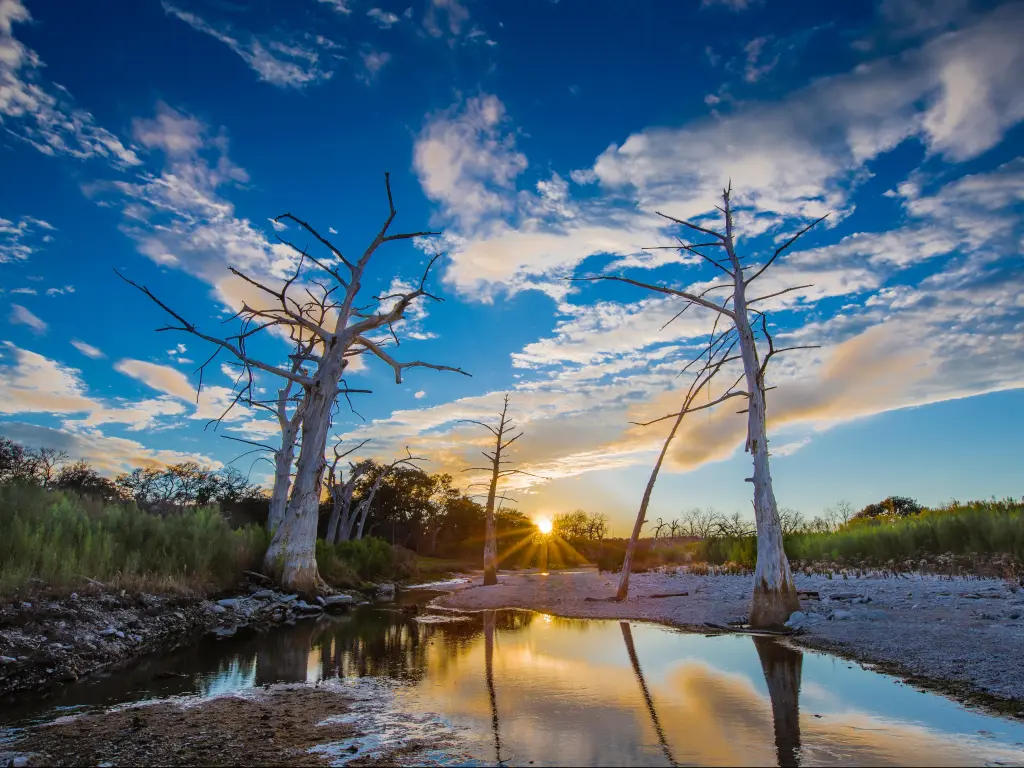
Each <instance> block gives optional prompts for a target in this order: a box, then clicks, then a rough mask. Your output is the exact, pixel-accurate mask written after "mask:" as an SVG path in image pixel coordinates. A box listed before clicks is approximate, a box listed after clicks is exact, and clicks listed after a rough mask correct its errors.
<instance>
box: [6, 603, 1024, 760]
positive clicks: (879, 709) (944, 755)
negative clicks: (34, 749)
mask: <svg viewBox="0 0 1024 768" xmlns="http://www.w3.org/2000/svg"><path fill="white" fill-rule="evenodd" d="M431 596H432V595H431V594H430V593H427V592H423V591H409V592H406V593H404V595H402V596H401V597H400V600H399V602H397V603H394V604H377V605H374V606H365V607H362V608H358V609H355V610H354V611H352V612H351V613H349V614H346V615H342V616H332V617H323V618H321V619H319V620H315V621H314V620H307V621H303V622H300V623H298V624H297V625H296V626H294V627H286V628H281V629H277V630H274V631H272V632H269V633H266V634H255V633H253V634H249V635H246V636H236V637H233V638H229V639H225V640H213V639H210V640H206V641H203V642H202V643H200V644H198V645H196V646H194V647H191V648H188V649H184V650H181V651H178V652H176V653H173V654H170V655H167V656H164V657H161V658H151V659H142V660H140V661H138V662H136V663H135V664H134V665H133V666H131V667H128V668H125V669H122V670H118V671H115V672H112V673H110V674H108V675H107V676H106V677H102V678H97V679H92V680H87V681H83V682H81V683H78V684H74V685H70V686H68V687H67V688H66V689H64V691H63V692H62V693H61V694H60V695H59V696H56V697H51V698H50V699H47V700H45V701H40V702H34V703H24V704H21V705H16V706H13V707H7V708H6V709H2V710H0V730H2V729H6V733H7V737H8V738H9V737H10V736H11V735H12V734H13V733H16V732H17V730H16V729H18V728H20V727H23V726H26V725H28V724H31V723H39V722H44V721H48V720H52V719H54V718H56V717H61V716H67V715H74V714H77V713H80V712H87V711H96V710H98V709H102V708H107V707H114V706H124V705H131V704H136V703H139V702H143V701H151V700H163V699H169V698H170V699H172V700H175V701H180V702H182V703H183V704H185V705H194V704H195V703H196V702H199V701H202V700H204V699H209V698H211V697H217V696H223V695H225V694H240V695H252V694H253V693H254V692H256V691H258V689H260V688H262V687H265V686H277V685H278V684H288V683H291V684H300V685H303V686H317V687H322V688H326V689H328V690H332V691H339V692H342V693H344V694H345V695H347V696H350V697H351V698H352V699H353V700H354V701H355V704H354V705H353V706H352V707H351V708H350V709H349V711H348V712H347V713H345V714H343V715H339V718H337V719H338V721H344V722H345V723H347V724H349V725H351V726H352V729H351V735H348V736H346V737H345V738H344V739H342V740H340V741H334V742H327V743H324V744H323V745H321V746H319V747H316V750H317V751H319V752H322V753H323V754H324V755H325V757H327V758H328V759H329V760H330V762H331V763H332V764H335V765H344V764H346V763H348V762H352V761H355V762H357V763H358V762H367V761H369V762H372V761H373V760H374V758H375V756H383V755H391V756H392V758H393V757H394V755H395V754H400V753H401V747H402V744H403V743H406V742H411V741H416V743H417V744H418V745H420V749H419V750H418V751H416V752H409V753H408V755H409V762H411V763H422V762H432V763H435V764H450V765H494V764H501V765H529V764H532V765H537V766H540V765H672V764H691V765H693V764H699V765H980V764H990V765H1020V764H1024V724H1021V723H1019V722H1016V721H1012V720H1007V719H1001V718H998V717H993V716H989V715H986V714H982V713H980V712H976V711H971V710H967V709H965V708H963V707H961V706H960V705H958V704H955V703H953V702H951V701H949V700H947V699H944V698H942V697H940V696H937V695H934V694H930V693H923V692H920V691H917V690H915V689H913V688H912V687H909V686H907V685H904V684H902V683H900V682H899V681H897V680H896V679H894V678H892V677H889V676H886V675H882V674H878V673H876V672H873V671H871V670H869V669H864V668H862V667H860V666H859V665H856V664H853V663H851V662H847V661H844V660H842V659H839V658H836V657H832V656H829V655H826V654H821V653H812V652H807V651H800V650H795V649H793V648H791V647H788V646H786V645H785V644H783V643H781V642H779V641H777V640H775V639H773V638H767V637H751V636H742V635H729V636H713V637H708V636H704V635H700V634H692V633H685V632H681V631H677V630H673V629H671V628H668V627H664V626H660V625H657V624H647V623H642V622H635V621H634V622H626V621H622V622H620V621H614V620H596V619H589V620H583V619H563V618H558V617H553V616H548V615H545V614H541V613H534V612H529V611H521V610H502V611H484V612H481V613H475V614H455V613H450V612H433V611H430V610H428V609H425V608H422V607H421V608H419V609H418V610H414V609H412V608H411V607H410V606H411V605H412V603H413V602H415V603H417V604H419V605H420V606H423V605H424V604H425V603H426V601H427V600H428V599H429V597H431ZM11 729H15V730H11ZM0 735H2V734H0ZM432 742H433V743H436V744H437V745H438V746H437V748H436V749H430V748H429V745H430V743H432ZM423 745H427V746H426V747H424V746H423ZM0 746H2V745H0ZM395 750H398V752H396V751H395Z"/></svg>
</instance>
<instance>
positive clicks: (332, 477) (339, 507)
mask: <svg viewBox="0 0 1024 768" xmlns="http://www.w3.org/2000/svg"><path fill="white" fill-rule="evenodd" d="M368 442H370V441H369V440H363V442H361V443H360V444H359V445H357V446H356V447H355V448H351V449H349V450H347V451H345V452H344V453H339V452H338V446H337V445H335V446H334V461H332V462H331V465H330V466H329V467H328V468H327V481H326V483H325V485H326V486H327V491H328V493H329V494H330V498H331V517H330V520H329V521H328V523H327V538H326V541H327V542H328V543H329V544H335V543H337V542H338V541H341V539H339V538H338V536H339V533H340V532H341V531H345V532H346V534H347V532H348V529H349V518H350V514H351V510H352V494H353V493H354V492H355V488H356V481H357V480H358V479H359V478H360V477H361V476H362V475H363V473H365V472H366V471H367V470H368V469H369V468H370V464H369V463H368V462H362V463H360V464H352V463H351V462H349V466H350V467H351V469H350V471H349V476H348V480H347V481H346V482H344V483H343V482H341V473H340V472H339V471H338V464H339V462H341V460H342V459H343V458H344V457H345V456H348V455H350V454H352V453H355V452H356V451H358V450H359V449H360V448H362V447H363V446H364V445H366V444H367V443H368ZM346 538H347V535H346Z"/></svg>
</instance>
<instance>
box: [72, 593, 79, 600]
mask: <svg viewBox="0 0 1024 768" xmlns="http://www.w3.org/2000/svg"><path fill="white" fill-rule="evenodd" d="M71 599H72V600H77V599H78V593H77V592H72V593H71Z"/></svg>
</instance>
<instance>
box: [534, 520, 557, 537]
mask: <svg viewBox="0 0 1024 768" xmlns="http://www.w3.org/2000/svg"><path fill="white" fill-rule="evenodd" d="M534 523H536V525H537V530H539V531H540V532H541V533H543V534H544V535H545V536H547V535H548V534H549V533H551V529H552V527H553V526H552V523H551V521H550V520H549V519H548V518H546V517H538V518H537V519H536V520H535V521H534Z"/></svg>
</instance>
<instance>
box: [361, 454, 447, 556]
mask: <svg viewBox="0 0 1024 768" xmlns="http://www.w3.org/2000/svg"><path fill="white" fill-rule="evenodd" d="M405 452H406V453H407V454H408V456H406V457H405V458H404V459H395V460H394V461H392V462H391V463H390V464H388V465H386V466H383V467H381V469H380V471H379V472H378V473H377V477H375V478H374V480H373V485H371V486H370V490H369V491H368V492H367V494H366V498H364V499H363V500H362V501H360V502H359V508H358V509H357V510H356V513H355V515H353V517H352V520H351V522H350V523H349V530H348V534H347V535H346V537H345V538H346V539H348V538H352V528H353V527H354V526H355V524H356V522H357V521H358V523H359V527H358V528H356V529H355V538H356V539H361V538H363V530H364V528H365V527H366V518H368V517H369V516H370V507H371V506H372V505H373V497H374V496H376V495H377V491H378V490H380V487H381V486H382V485H383V484H384V480H386V479H387V476H388V475H390V474H391V472H392V470H394V468H395V467H397V466H399V465H400V464H406V465H408V466H410V467H412V468H414V469H418V467H417V466H416V464H415V462H417V461H427V459H425V458H424V457H422V456H413V455H412V452H411V451H410V450H409V449H408V447H407V448H406V449H405ZM344 540H345V539H342V541H344Z"/></svg>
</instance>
